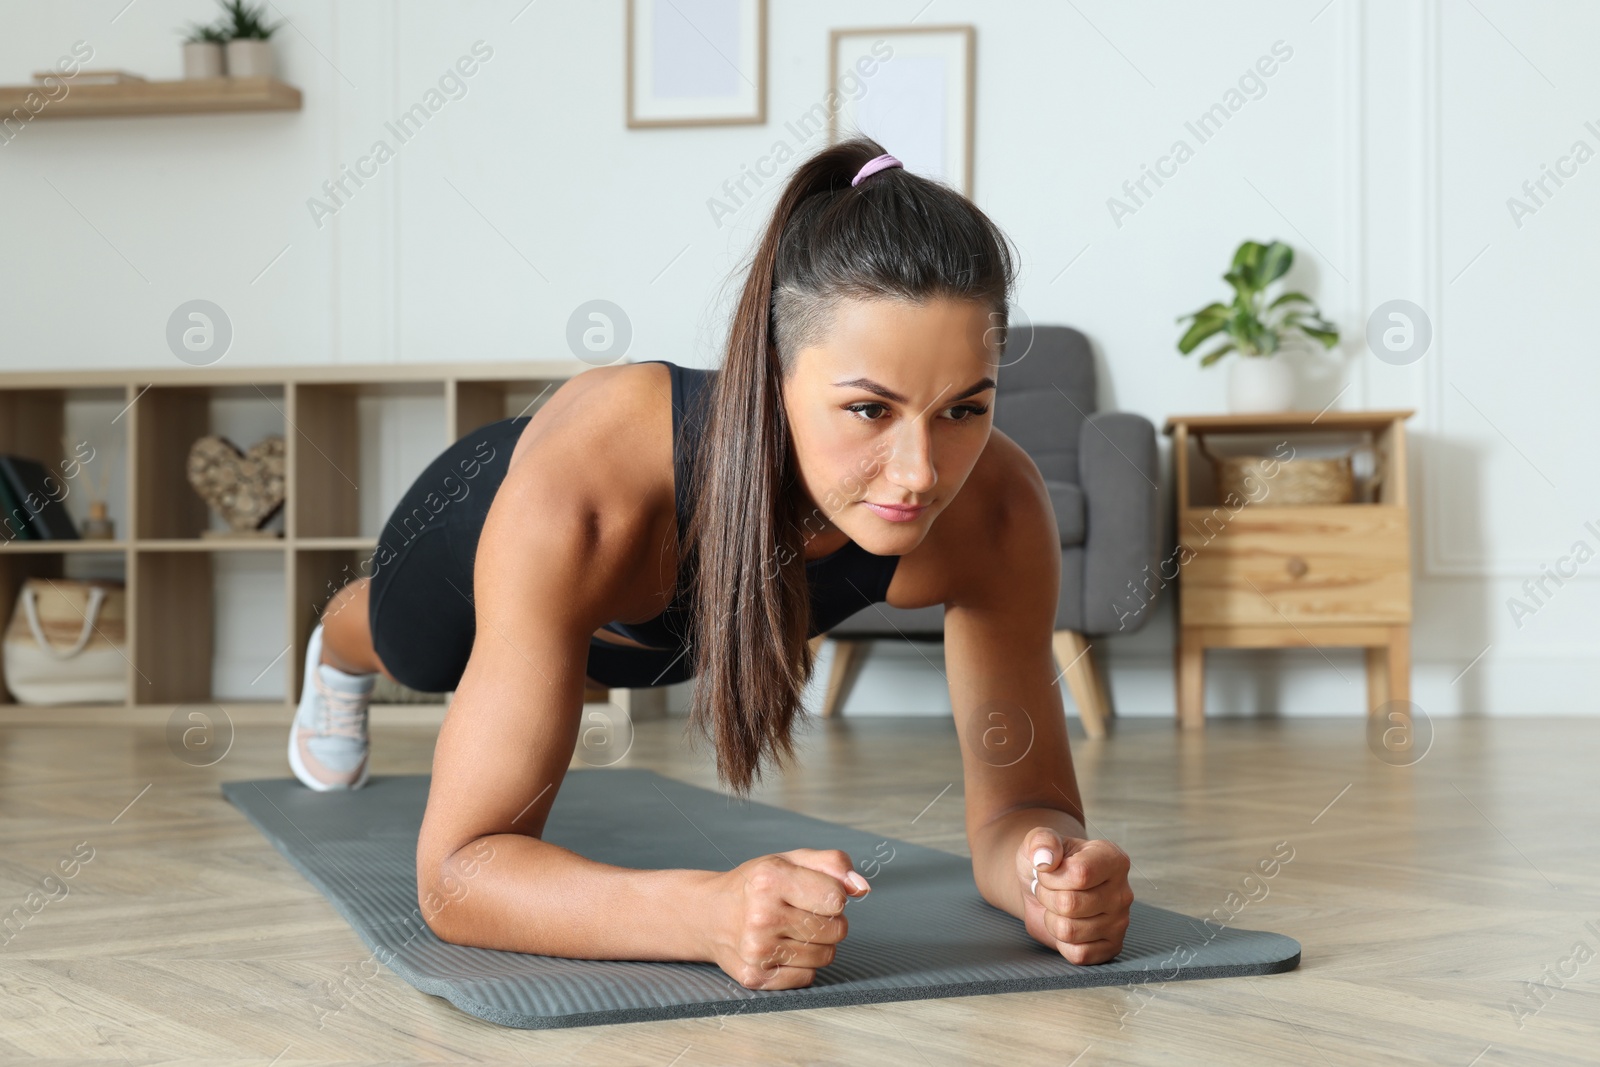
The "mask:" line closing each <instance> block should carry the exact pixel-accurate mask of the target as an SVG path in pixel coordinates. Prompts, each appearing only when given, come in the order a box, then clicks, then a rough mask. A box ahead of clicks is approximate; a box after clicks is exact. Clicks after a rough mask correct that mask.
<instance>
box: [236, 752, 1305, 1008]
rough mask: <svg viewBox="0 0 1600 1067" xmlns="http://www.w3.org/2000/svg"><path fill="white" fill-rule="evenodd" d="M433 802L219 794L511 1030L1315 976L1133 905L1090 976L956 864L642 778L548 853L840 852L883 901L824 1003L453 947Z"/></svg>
mask: <svg viewBox="0 0 1600 1067" xmlns="http://www.w3.org/2000/svg"><path fill="white" fill-rule="evenodd" d="M428 783H429V777H428V776H427V775H390V776H375V777H373V778H372V779H371V780H370V781H369V782H368V783H367V785H366V786H365V787H364V788H361V789H358V790H355V791H353V792H332V793H318V792H314V791H312V790H310V789H307V788H306V787H305V786H303V785H301V784H300V783H299V782H298V781H296V780H294V779H293V778H270V779H260V780H256V781H242V782H224V783H223V785H222V792H223V795H224V796H226V797H227V798H228V800H230V801H232V802H233V803H234V804H235V805H236V806H237V807H238V808H239V809H240V810H241V811H243V812H244V813H245V815H246V816H247V817H248V818H249V819H250V821H251V822H253V823H254V824H255V825H256V828H257V829H259V830H260V831H261V832H262V833H263V834H264V835H266V837H267V839H268V840H269V841H271V842H272V843H273V845H275V846H276V847H277V849H278V851H279V852H281V853H283V854H284V856H286V857H287V858H288V860H289V862H291V863H293V864H294V865H295V866H296V867H298V868H299V869H300V872H301V873H302V874H304V875H305V876H306V878H308V879H309V880H310V881H311V884H312V885H314V886H316V887H317V889H318V890H319V891H321V892H322V893H323V894H324V895H325V896H327V898H328V900H329V901H330V902H331V903H332V904H333V906H334V908H335V909H336V910H337V911H338V912H339V914H340V915H343V916H344V917H345V919H346V920H348V921H349V923H350V925H351V926H353V927H355V930H356V932H357V933H358V934H360V935H361V939H362V940H363V941H365V942H366V943H367V946H368V947H369V948H370V949H372V952H373V957H374V958H375V959H376V960H378V961H379V962H381V963H384V964H386V965H387V966H388V967H390V968H391V969H392V970H393V971H394V972H395V973H396V974H398V975H399V976H400V977H401V978H404V979H405V980H406V981H407V982H410V983H411V984H412V985H414V986H416V987H417V988H418V989H420V990H422V991H423V992H424V993H432V994H433V995H435V996H440V997H444V998H445V999H446V1000H448V1001H450V1003H452V1004H454V1005H455V1006H456V1007H458V1008H460V1009H461V1010H462V1011H465V1012H468V1013H470V1014H472V1015H476V1016H478V1017H479V1018H481V1019H487V1020H488V1021H490V1022H494V1023H500V1024H501V1025H504V1026H514V1027H520V1028H524V1029H544V1028H549V1027H562V1026H588V1025H593V1024H596V1023H619V1022H640V1021H644V1020H650V1019H682V1018H693V1017H697V1016H709V1015H732V1014H739V1013H744V1012H758V1011H782V1010H785V1009H789V1008H821V1007H833V1006H836V1005H840V1004H867V1003H881V1002H884V1001H893V1000H916V999H921V998H927V997H960V996H974V995H978V994H989V993H1013V992H1021V991H1024V990H1038V989H1065V988H1071V987H1075V986H1096V985H1122V984H1132V983H1142V982H1151V983H1155V984H1160V983H1162V982H1167V981H1176V980H1181V979H1192V978H1223V977H1232V976H1237V975H1259V974H1275V973H1277V972H1280V971H1288V970H1292V969H1293V968H1294V967H1295V966H1296V965H1297V964H1298V963H1299V962H1300V944H1299V942H1297V941H1295V940H1294V939H1292V938H1288V937H1283V936H1281V935H1279V934H1271V933H1262V932H1258V931H1253V930H1236V929H1232V928H1226V927H1219V926H1217V925H1215V924H1210V925H1208V924H1204V923H1202V922H1200V921H1199V920H1198V919H1193V918H1190V917H1188V916H1185V915H1179V914H1178V913H1176V912H1172V911H1167V910H1166V909H1164V908H1157V907H1153V906H1151V905H1148V904H1144V903H1142V902H1139V901H1135V902H1134V905H1133V915H1132V922H1131V923H1130V925H1129V927H1128V932H1127V936H1126V937H1125V938H1124V941H1123V947H1122V952H1121V954H1120V955H1118V956H1117V958H1116V959H1114V960H1111V961H1110V962H1107V963H1102V964H1096V965H1093V966H1085V967H1079V966H1074V965H1073V964H1071V963H1068V962H1067V961H1066V960H1065V959H1063V958H1062V956H1061V954H1060V953H1058V952H1052V951H1051V950H1049V949H1047V948H1045V947H1044V946H1043V945H1041V944H1039V943H1038V942H1037V941H1034V940H1033V939H1032V938H1031V937H1029V936H1028V934H1027V931H1025V930H1024V929H1023V927H1022V923H1021V922H1020V921H1019V920H1018V919H1016V918H1014V917H1012V916H1011V915H1008V914H1006V913H1005V912H1002V911H1000V910H999V909H997V908H994V907H991V906H990V905H989V904H987V903H985V902H984V901H983V899H982V898H981V897H979V896H978V892H977V889H976V888H975V887H974V886H973V883H972V868H971V864H970V863H969V862H968V861H967V860H966V859H964V858H962V857H960V856H956V855H953V854H951V853H948V852H941V851H938V850H936V849H931V848H924V847H922V846H920V845H913V844H910V843H908V842H905V841H900V840H898V839H895V838H885V837H883V836H882V835H879V834H871V833H867V832H865V831H861V830H853V829H850V828H848V827H845V826H839V825H837V824H835V823H830V822H824V821H823V820H821V819H813V818H811V817H809V816H806V815H798V814H795V813H794V812H790V811H786V810H784V809H782V808H775V807H772V806H770V805H766V804H759V803H754V802H750V801H738V800H735V799H733V798H731V797H728V796H726V795H724V794H722V793H717V792H713V791H711V790H707V789H701V788H698V787H696V786H691V785H685V784H684V783H682V782H678V781H674V780H673V779H670V778H665V777H663V776H661V775H659V774H656V773H655V772H654V771H647V770H641V769H636V768H611V769H605V770H600V769H585V770H574V771H569V772H568V773H567V776H566V779H565V780H564V781H563V783H562V786H561V790H560V792H559V793H558V794H557V797H556V801H555V806H554V808H553V809H552V811H551V814H550V819H549V822H548V825H547V826H546V832H545V835H544V836H545V840H547V841H552V842H554V843H556V844H559V845H562V846H564V847H567V848H570V849H572V850H574V851H576V852H579V853H581V854H582V855H585V856H588V857H591V858H593V859H596V860H601V861H603V862H606V863H613V864H616V865H618V866H624V867H658V868H660V867H695V868H703V869H707V870H728V869H730V867H732V866H734V865H737V864H739V863H742V862H744V861H745V860H747V859H751V858H753V857H755V856H760V855H765V854H767V853H771V852H783V851H786V850H788V849H791V848H842V849H844V850H845V851H846V852H847V853H848V854H849V855H850V858H851V859H852V860H854V861H855V863H856V866H857V869H858V870H861V871H862V873H863V874H865V875H868V876H869V881H870V882H871V884H872V892H871V893H870V894H869V895H868V896H866V897H864V898H862V899H860V900H852V901H851V902H850V903H849V904H847V905H846V910H845V915H846V916H847V917H848V918H849V920H850V932H849V934H848V935H847V936H846V937H845V939H844V941H842V942H841V943H840V945H839V951H838V954H837V955H836V956H835V958H834V962H833V963H831V964H829V965H828V966H826V967H823V968H821V969H819V970H818V971H817V974H816V977H815V979H814V980H813V982H812V984H811V985H810V986H807V987H805V988H801V989H783V990H754V989H747V988H745V987H744V986H741V985H740V984H739V983H737V982H735V981H734V980H733V979H732V978H730V977H729V976H728V975H727V974H725V973H724V972H723V971H722V969H721V968H719V967H717V966H716V965H715V964H711V963H679V962H659V961H648V960H639V961H633V960H573V959H564V958H561V957H556V956H536V955H528V954H525V953H520V952H504V951H499V950H495V949H483V948H468V947H464V946H461V945H452V944H449V943H447V942H444V941H441V940H439V938H437V937H436V936H434V934H433V932H432V931H431V930H429V929H428V927H427V925H426V924H425V923H424V922H423V921H422V914H421V912H420V911H419V910H418V907H417V880H416V842H417V831H418V829H419V828H420V827H421V825H422V813H423V809H424V807H425V806H426V804H427V799H428ZM469 891H470V890H469ZM633 918H634V919H635V920H638V919H640V918H643V919H648V917H647V916H644V917H640V916H635V917H633Z"/></svg>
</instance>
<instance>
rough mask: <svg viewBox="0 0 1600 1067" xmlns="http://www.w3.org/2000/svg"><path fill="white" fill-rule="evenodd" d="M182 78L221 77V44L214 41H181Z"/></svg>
mask: <svg viewBox="0 0 1600 1067" xmlns="http://www.w3.org/2000/svg"><path fill="white" fill-rule="evenodd" d="M183 76H184V78H186V79H187V78H220V77H222V45H220V44H218V43H217V42H216V41H185V42H184V43H183Z"/></svg>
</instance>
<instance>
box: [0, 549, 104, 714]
mask: <svg viewBox="0 0 1600 1067" xmlns="http://www.w3.org/2000/svg"><path fill="white" fill-rule="evenodd" d="M126 606H127V594H126V593H125V592H124V591H123V588H122V586H121V585H120V583H116V582H103V581H80V580H75V579H71V578H29V579H27V580H26V581H24V582H23V583H22V588H21V589H19V590H18V591H17V603H16V608H15V610H13V611H12V613H11V624H10V626H8V627H7V628H6V635H5V648H4V656H5V672H6V678H5V681H6V688H7V689H10V690H11V693H12V695H13V696H15V697H16V699H17V700H18V702H20V703H23V704H102V703H114V704H120V703H122V702H123V701H125V700H126V699H127V698H128V659H127V627H126Z"/></svg>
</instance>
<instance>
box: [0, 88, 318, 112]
mask: <svg viewBox="0 0 1600 1067" xmlns="http://www.w3.org/2000/svg"><path fill="white" fill-rule="evenodd" d="M68 84H69V85H70V83H68ZM29 94H38V97H39V99H45V97H44V94H43V92H42V91H41V87H40V86H37V85H0V115H9V114H11V113H12V111H13V110H14V109H20V110H21V111H23V112H24V113H27V112H29V111H33V109H32V108H30V107H28V106H27V104H26V101H27V99H28V96H29ZM37 102H38V101H37V100H36V101H35V103H37ZM299 110H300V90H299V89H296V88H295V87H294V86H292V85H286V84H285V83H283V82H281V81H278V80H277V79H276V78H187V79H184V80H181V81H169V82H145V81H130V82H119V83H116V84H110V85H87V84H85V85H72V86H71V88H70V90H69V91H68V92H67V94H66V95H65V96H63V97H61V98H60V99H59V100H48V99H45V104H44V106H43V107H42V108H39V110H37V111H34V114H33V117H34V118H36V119H73V118H94V117H102V118H103V117H122V116H129V115H199V114H211V113H215V112H223V111H299Z"/></svg>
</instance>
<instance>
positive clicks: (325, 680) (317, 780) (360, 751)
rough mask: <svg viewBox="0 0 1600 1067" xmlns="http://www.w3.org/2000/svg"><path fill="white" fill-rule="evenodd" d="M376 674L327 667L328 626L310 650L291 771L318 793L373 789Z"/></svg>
mask: <svg viewBox="0 0 1600 1067" xmlns="http://www.w3.org/2000/svg"><path fill="white" fill-rule="evenodd" d="M376 681H377V676H376V675H373V674H346V673H345V672H344V671H341V670H339V669H337V668H335V667H332V666H330V665H328V664H326V663H323V662H322V624H321V623H318V624H317V628H316V629H315V630H312V631H311V641H310V643H309V645H308V647H307V648H306V667H305V682H304V683H303V685H302V687H301V690H300V707H299V708H298V709H297V710H296V711H295V715H294V724H293V725H292V726H291V727H290V728H289V766H290V767H291V768H293V769H294V776H295V777H296V778H298V779H300V780H301V781H302V782H304V783H305V784H306V785H308V786H310V787H311V788H312V789H316V790H319V791H327V790H330V789H360V788H361V787H362V786H364V785H366V784H367V755H368V750H369V748H370V747H371V746H370V744H369V743H368V740H367V703H368V701H370V700H371V699H372V687H373V685H374V683H375V682H376Z"/></svg>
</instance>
